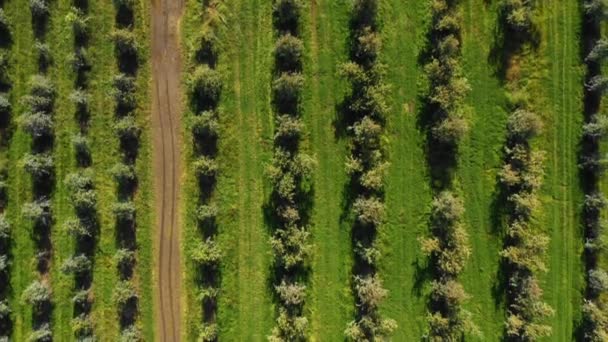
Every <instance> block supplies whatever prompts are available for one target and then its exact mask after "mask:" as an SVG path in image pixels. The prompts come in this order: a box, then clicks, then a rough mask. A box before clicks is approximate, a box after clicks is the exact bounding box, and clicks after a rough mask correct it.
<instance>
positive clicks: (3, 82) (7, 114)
mask: <svg viewBox="0 0 608 342" xmlns="http://www.w3.org/2000/svg"><path fill="white" fill-rule="evenodd" d="M11 32H12V30H11V26H10V23H9V21H8V18H7V17H6V14H5V13H4V10H3V9H2V8H0V136H2V137H3V138H2V139H3V141H0V158H1V159H0V341H4V340H8V339H9V337H10V336H11V331H12V320H11V310H10V308H9V303H8V300H9V295H10V287H9V284H10V265H11V255H10V248H11V225H10V223H9V222H8V220H7V218H6V216H5V210H6V206H7V202H8V184H7V182H8V165H7V162H6V159H5V158H6V152H7V147H8V146H7V143H8V139H7V138H5V137H8V136H10V133H11V132H10V131H11V129H12V128H11V104H10V102H9V100H8V91H9V90H10V88H11V82H10V80H9V77H8V73H7V64H8V59H7V52H8V51H7V50H8V48H9V47H10V43H11V37H12V34H11Z"/></svg>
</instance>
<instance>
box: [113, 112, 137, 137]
mask: <svg viewBox="0 0 608 342" xmlns="http://www.w3.org/2000/svg"><path fill="white" fill-rule="evenodd" d="M114 130H115V131H116V134H117V135H118V137H119V138H120V139H121V140H123V141H134V140H138V139H139V136H140V135H141V128H139V125H138V124H137V122H136V121H135V118H134V117H132V116H125V117H122V118H120V119H119V120H118V121H117V122H115V123H114Z"/></svg>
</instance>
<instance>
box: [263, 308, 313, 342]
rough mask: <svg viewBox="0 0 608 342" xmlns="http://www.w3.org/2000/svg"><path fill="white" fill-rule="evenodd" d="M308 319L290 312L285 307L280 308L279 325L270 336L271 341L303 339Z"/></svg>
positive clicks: (282, 341)
mask: <svg viewBox="0 0 608 342" xmlns="http://www.w3.org/2000/svg"><path fill="white" fill-rule="evenodd" d="M306 329H308V319H307V318H306V317H304V316H298V315H292V314H289V313H288V312H287V311H286V310H285V309H284V308H279V317H278V318H277V325H276V327H274V328H273V329H272V335H271V336H268V341H269V342H287V341H302V340H305V337H306Z"/></svg>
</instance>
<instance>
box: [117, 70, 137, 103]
mask: <svg viewBox="0 0 608 342" xmlns="http://www.w3.org/2000/svg"><path fill="white" fill-rule="evenodd" d="M136 90H137V85H136V82H135V78H134V77H131V76H127V75H125V74H119V75H117V76H115V77H114V90H113V96H114V101H115V102H116V105H117V106H118V109H119V110H121V111H131V110H133V109H135V108H136V107H137V98H136V97H135V92H136Z"/></svg>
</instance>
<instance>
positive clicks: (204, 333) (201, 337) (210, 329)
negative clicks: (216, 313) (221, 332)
mask: <svg viewBox="0 0 608 342" xmlns="http://www.w3.org/2000/svg"><path fill="white" fill-rule="evenodd" d="M198 330H199V331H198V339H197V341H198V342H213V341H217V333H218V329H217V324H213V323H211V324H210V323H203V324H201V326H200V327H199V329H198Z"/></svg>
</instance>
